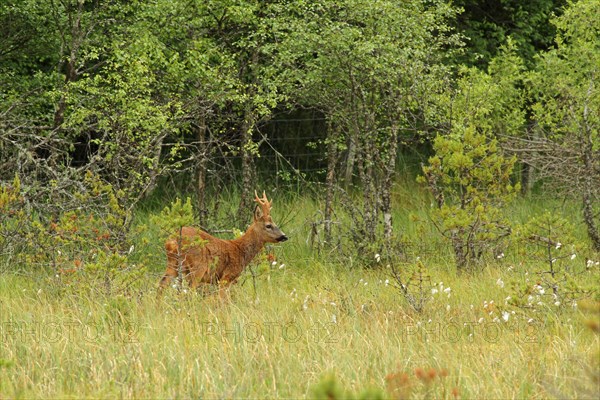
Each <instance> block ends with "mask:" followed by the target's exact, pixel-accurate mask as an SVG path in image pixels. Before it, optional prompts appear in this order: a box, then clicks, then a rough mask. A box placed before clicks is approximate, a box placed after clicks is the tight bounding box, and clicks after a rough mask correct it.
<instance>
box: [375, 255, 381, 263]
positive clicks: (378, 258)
mask: <svg viewBox="0 0 600 400" xmlns="http://www.w3.org/2000/svg"><path fill="white" fill-rule="evenodd" d="M375 260H376V261H377V262H380V261H381V255H380V254H379V253H377V254H375Z"/></svg>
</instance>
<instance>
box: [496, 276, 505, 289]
mask: <svg viewBox="0 0 600 400" xmlns="http://www.w3.org/2000/svg"><path fill="white" fill-rule="evenodd" d="M496 285H498V286H500V287H501V288H503V287H504V281H503V280H502V278H498V280H497V281H496Z"/></svg>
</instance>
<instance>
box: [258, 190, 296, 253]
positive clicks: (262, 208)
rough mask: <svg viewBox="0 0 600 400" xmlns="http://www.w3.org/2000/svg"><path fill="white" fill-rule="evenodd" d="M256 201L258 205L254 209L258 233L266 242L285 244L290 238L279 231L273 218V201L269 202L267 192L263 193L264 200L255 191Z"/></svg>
mask: <svg viewBox="0 0 600 400" xmlns="http://www.w3.org/2000/svg"><path fill="white" fill-rule="evenodd" d="M254 196H255V198H254V201H256V202H257V203H258V204H257V205H256V208H255V209H254V225H255V226H256V232H257V233H258V235H259V236H260V238H261V239H262V240H263V241H264V242H269V243H277V242H285V241H286V240H288V237H287V236H286V235H285V233H283V232H282V231H281V229H279V227H278V226H277V225H275V223H274V222H273V219H272V218H271V204H272V203H273V201H272V200H271V201H269V200H268V199H267V196H266V195H265V192H263V196H262V199H261V198H259V197H258V193H256V191H254Z"/></svg>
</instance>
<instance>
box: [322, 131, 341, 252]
mask: <svg viewBox="0 0 600 400" xmlns="http://www.w3.org/2000/svg"><path fill="white" fill-rule="evenodd" d="M328 131H329V142H328V143H327V176H326V178H325V184H326V194H325V212H324V213H323V218H324V221H323V223H324V231H325V243H328V244H330V243H331V219H332V217H333V195H334V190H335V187H334V185H335V164H336V160H337V141H338V138H339V136H338V135H339V133H338V131H337V128H335V127H333V126H332V124H329V129H328Z"/></svg>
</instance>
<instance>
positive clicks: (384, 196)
mask: <svg viewBox="0 0 600 400" xmlns="http://www.w3.org/2000/svg"><path fill="white" fill-rule="evenodd" d="M388 139H389V141H388V147H389V149H388V153H387V160H384V162H383V163H382V164H383V165H382V167H383V168H384V179H383V185H382V188H381V212H382V213H383V238H384V241H385V243H386V247H388V248H389V246H390V244H391V243H390V242H391V239H392V233H393V227H392V195H391V192H392V186H393V183H394V180H393V177H394V172H395V171H396V151H397V147H396V146H397V143H398V140H397V139H398V127H397V126H392V128H391V133H390V137H389V138H388ZM385 161H387V162H385Z"/></svg>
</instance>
